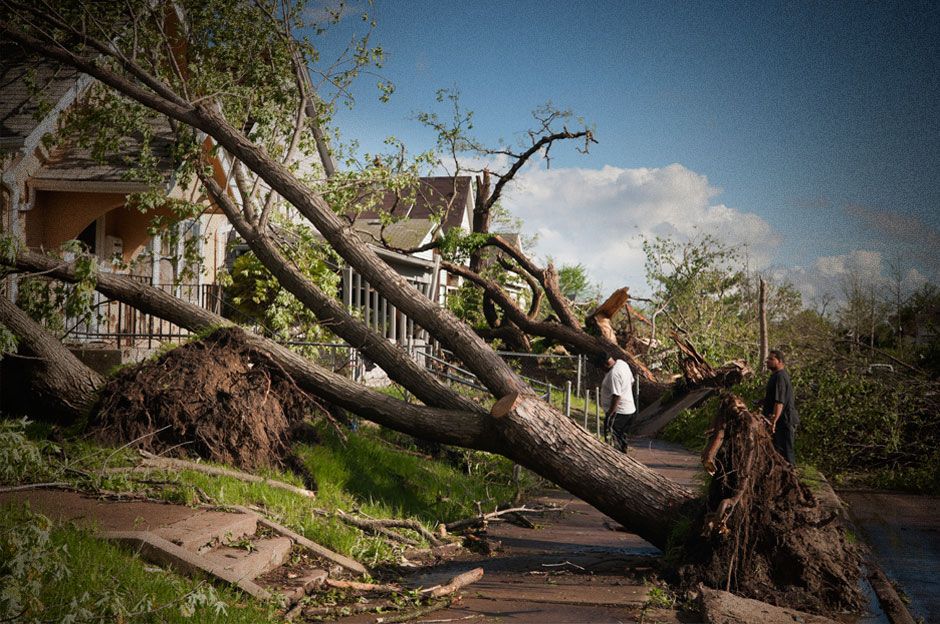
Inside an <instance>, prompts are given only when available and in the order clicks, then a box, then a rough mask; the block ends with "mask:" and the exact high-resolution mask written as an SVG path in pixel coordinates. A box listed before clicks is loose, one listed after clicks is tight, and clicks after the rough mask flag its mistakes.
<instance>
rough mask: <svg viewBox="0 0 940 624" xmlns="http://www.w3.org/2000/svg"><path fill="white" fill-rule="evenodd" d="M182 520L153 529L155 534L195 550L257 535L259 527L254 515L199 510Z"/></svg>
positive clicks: (187, 548)
mask: <svg viewBox="0 0 940 624" xmlns="http://www.w3.org/2000/svg"><path fill="white" fill-rule="evenodd" d="M197 511H198V512H199V513H195V514H193V515H191V516H187V517H186V518H183V519H182V520H179V521H177V522H174V523H172V524H167V525H164V526H160V527H157V528H155V529H152V532H153V533H154V534H155V535H159V536H160V537H162V538H164V539H166V540H169V541H171V542H173V543H174V544H176V545H178V546H182V547H183V548H185V549H186V550H191V551H193V552H196V551H198V550H199V549H201V548H203V547H205V546H209V545H211V544H213V543H225V542H230V541H234V540H238V539H241V538H242V537H244V536H246V535H254V534H255V531H257V530H258V520H257V516H256V515H254V514H244V513H228V512H223V511H208V510H204V509H200V510H197Z"/></svg>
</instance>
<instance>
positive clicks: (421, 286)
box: [342, 176, 476, 349]
mask: <svg viewBox="0 0 940 624" xmlns="http://www.w3.org/2000/svg"><path fill="white" fill-rule="evenodd" d="M475 198H476V189H475V184H474V179H473V178H472V177H470V176H457V177H426V178H421V179H420V180H419V181H418V186H417V189H416V190H415V192H414V194H413V196H410V197H407V198H402V197H398V196H396V195H395V194H394V193H391V192H384V193H382V195H381V197H379V198H378V201H376V202H375V204H376V205H375V206H374V208H372V209H370V210H366V211H363V212H361V213H359V214H358V215H356V217H355V219H354V221H353V228H354V229H355V230H356V231H357V232H358V233H359V236H360V237H361V238H362V239H363V240H364V241H365V242H367V243H370V244H371V245H372V247H373V249H374V250H375V252H376V253H377V254H378V255H379V257H381V258H382V259H383V260H385V262H387V263H388V265H389V266H390V267H392V268H393V269H395V271H397V272H398V273H399V274H400V275H402V276H403V277H404V278H405V279H406V280H408V281H409V282H410V283H411V284H412V285H413V286H415V288H417V289H418V290H419V291H420V292H421V293H422V294H423V295H425V296H426V297H428V298H430V299H432V300H433V301H435V302H437V303H439V304H441V305H443V304H444V303H445V302H446V300H447V296H448V293H449V292H451V291H453V290H454V289H456V288H458V287H459V286H460V283H461V280H460V278H459V277H458V276H456V275H451V274H450V273H448V272H446V271H444V270H442V269H441V268H440V253H439V252H438V251H437V250H436V249H427V250H423V251H416V252H413V253H405V252H406V251H410V250H414V249H419V248H421V247H422V246H425V245H427V244H428V243H430V242H432V240H433V239H434V238H435V237H438V236H443V235H444V234H445V233H447V232H449V231H450V230H451V229H453V228H457V229H460V230H462V231H464V232H469V231H470V227H471V219H472V215H473V205H474V201H475ZM382 213H384V214H386V215H391V216H392V217H393V221H392V222H391V223H389V224H387V225H386V226H384V227H383V225H382V223H383V220H382V219H381V218H380V216H379V215H380V214H382ZM438 224H439V225H438ZM342 276H343V282H342V283H343V286H342V297H343V302H344V303H345V305H346V306H347V307H349V308H351V309H354V310H358V311H359V312H360V314H361V317H362V318H363V320H365V321H366V323H368V324H369V325H370V326H371V327H373V328H374V329H376V330H377V331H379V332H380V333H382V334H383V335H384V336H385V337H386V338H388V339H389V340H392V341H395V342H398V343H399V344H403V345H413V346H414V347H416V348H418V349H421V348H423V347H424V346H425V345H427V344H429V342H430V340H429V337H428V335H427V332H426V331H424V330H423V329H421V328H420V327H417V326H415V324H414V322H413V321H411V320H410V319H408V318H407V317H406V316H405V315H404V314H403V313H401V312H400V311H399V310H397V309H396V308H395V306H393V305H392V304H391V303H389V302H388V301H387V300H386V299H385V298H384V297H382V296H381V295H379V293H377V292H376V291H375V290H374V289H373V288H372V287H371V285H370V284H369V283H368V282H367V281H366V280H365V279H363V278H362V276H360V275H359V274H358V273H356V272H355V271H354V270H353V269H351V268H349V267H347V268H345V269H343V271H342Z"/></svg>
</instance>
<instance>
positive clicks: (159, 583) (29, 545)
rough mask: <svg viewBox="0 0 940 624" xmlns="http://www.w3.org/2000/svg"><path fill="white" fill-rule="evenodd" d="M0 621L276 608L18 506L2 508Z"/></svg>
mask: <svg viewBox="0 0 940 624" xmlns="http://www.w3.org/2000/svg"><path fill="white" fill-rule="evenodd" d="M0 620H2V621H19V622H63V623H67V622H84V621H109V622H155V623H156V622H181V623H182V622H220V623H221V622H227V623H241V622H245V623H248V622H273V621H274V620H275V618H274V611H273V608H271V607H266V606H263V605H260V604H258V603H257V602H255V601H253V600H251V599H250V598H247V597H245V596H243V595H241V594H240V593H239V592H237V591H235V590H232V589H229V588H227V587H220V586H218V585H214V584H211V583H210V582H209V581H208V580H207V579H205V578H184V577H182V576H178V575H176V574H174V573H172V572H169V571H167V570H164V569H161V568H158V567H156V566H153V565H150V564H147V563H145V562H143V561H141V560H140V558H139V557H138V556H137V555H136V554H134V553H133V552H132V551H130V550H127V549H124V548H120V547H117V546H115V545H113V544H110V543H108V542H105V541H103V540H99V539H96V538H94V537H92V536H91V535H90V534H89V533H87V532H86V531H82V530H79V529H76V528H74V527H72V526H70V525H60V526H54V525H53V524H52V523H51V522H49V520H48V519H46V518H45V517H43V516H40V515H37V514H33V513H31V512H29V510H28V509H26V508H24V507H22V506H16V505H5V506H3V507H2V508H0Z"/></svg>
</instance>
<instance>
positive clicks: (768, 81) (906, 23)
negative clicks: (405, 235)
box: [326, 0, 940, 299]
mask: <svg viewBox="0 0 940 624" xmlns="http://www.w3.org/2000/svg"><path fill="white" fill-rule="evenodd" d="M371 14H372V15H373V16H374V18H375V19H376V20H377V22H378V26H377V28H376V29H375V32H374V35H373V43H377V44H380V45H382V46H383V47H384V49H385V51H386V53H387V57H388V60H387V63H386V66H385V68H384V69H383V70H382V72H381V73H382V77H383V78H384V79H387V80H391V81H392V82H394V83H395V85H396V93H395V94H394V96H393V97H392V101H391V102H390V103H389V104H380V103H379V102H378V101H377V98H376V95H375V90H374V88H372V86H373V85H374V83H375V81H376V80H377V78H375V77H371V76H367V77H365V78H363V80H361V81H360V84H359V87H357V90H356V95H357V104H356V106H355V107H354V108H353V109H352V110H351V111H345V110H341V111H340V112H339V114H338V116H337V120H336V121H337V125H338V126H339V128H340V129H341V131H342V133H343V135H344V137H345V138H347V139H348V138H355V139H357V140H359V141H360V143H361V145H362V147H363V149H365V150H369V151H375V150H378V149H380V145H381V141H382V139H383V138H384V137H385V136H387V135H395V136H397V137H399V138H402V139H404V140H405V141H406V143H407V144H408V145H409V146H412V147H413V149H414V150H416V151H417V150H419V149H423V148H427V147H429V146H430V141H431V137H430V136H429V135H428V134H427V133H426V132H424V131H422V130H421V129H420V128H419V126H418V124H417V123H416V122H415V121H413V116H414V114H415V113H416V112H418V111H422V110H428V109H431V108H433V98H434V93H435V91H436V90H437V89H439V88H441V87H457V88H459V90H460V91H461V94H462V104H463V105H464V106H465V107H467V108H469V109H472V110H473V111H474V112H475V115H476V127H475V132H476V135H477V137H478V138H480V139H482V140H484V141H487V142H491V143H492V142H495V141H496V140H498V139H500V138H502V139H505V140H507V141H513V140H514V132H518V131H521V130H524V129H525V128H526V127H527V126H528V124H529V121H530V118H529V111H531V110H532V109H533V108H534V107H536V106H538V105H539V104H541V103H544V102H545V101H546V100H551V101H552V102H553V103H554V104H556V105H557V106H559V107H563V108H570V109H572V110H573V111H574V112H575V113H576V114H577V115H579V116H582V117H584V118H585V120H586V121H587V122H588V123H590V124H592V125H593V126H594V127H595V131H596V136H597V139H598V141H599V144H598V145H595V146H593V147H592V149H591V153H590V154H588V155H586V156H585V155H580V154H578V153H576V152H575V150H574V149H572V148H562V147H561V146H559V147H558V148H555V149H553V152H552V156H553V158H552V162H551V170H550V171H545V170H544V165H543V166H542V167H541V168H540V169H539V168H538V167H533V168H531V169H529V170H526V172H525V174H524V175H523V176H522V179H521V180H520V184H519V185H518V186H517V187H516V188H514V189H512V190H511V192H510V193H509V194H508V195H507V197H506V200H505V204H506V205H507V207H509V208H510V209H511V210H513V212H514V213H516V214H517V215H518V216H520V217H521V218H523V220H524V221H525V226H526V228H525V229H526V231H527V232H529V233H533V232H539V233H540V239H539V243H538V247H537V248H536V251H537V252H538V253H539V254H542V255H545V254H551V255H553V256H554V257H555V258H556V259H558V260H559V261H563V262H581V263H582V264H584V265H585V266H587V267H588V268H589V269H590V270H591V273H592V275H593V276H594V278H595V279H596V280H597V281H599V282H601V283H602V284H603V286H604V287H605V288H607V289H609V288H614V287H617V286H619V285H624V284H626V285H631V286H633V287H634V288H636V289H640V290H642V288H641V286H642V284H641V282H642V275H643V271H642V256H641V255H640V254H639V252H638V249H639V236H640V235H646V236H650V235H654V234H666V235H671V236H675V237H677V238H684V237H689V236H694V235H696V232H712V233H715V234H716V235H719V236H721V237H723V238H725V239H726V240H728V241H729V242H731V243H735V244H746V245H747V249H748V256H749V257H751V258H752V261H753V264H754V266H755V267H757V268H760V269H761V270H763V271H764V272H765V273H768V274H772V275H774V276H776V277H778V278H779V279H784V278H788V279H791V280H794V281H796V282H800V283H798V285H800V286H801V287H802V289H803V291H804V294H806V296H807V298H809V299H812V298H813V297H815V296H818V295H819V294H820V293H821V292H823V291H825V290H826V289H830V290H831V289H832V288H834V287H835V286H836V285H837V283H838V280H839V278H840V275H841V274H842V273H844V272H845V271H848V270H851V269H853V268H854V269H856V270H859V271H862V272H868V273H870V274H871V275H872V276H874V275H877V274H879V273H881V272H883V270H884V266H885V263H886V261H887V260H888V258H893V257H895V256H897V255H898V254H900V256H901V257H902V261H903V264H904V267H905V273H906V274H907V276H908V279H909V282H910V285H911V286H912V287H913V286H914V285H916V283H917V282H919V281H922V280H923V279H925V278H926V279H930V280H931V281H934V282H938V281H940V260H938V256H940V253H938V252H937V249H938V247H940V113H938V111H940V3H937V2H931V3H926V2H917V1H907V2H900V3H892V2H872V3H863V2H846V3H840V2H818V3H817V2H778V3H773V2H747V3H745V2H735V3H718V2H708V3H704V2H699V3H693V2H681V3H679V2H677V3H663V2H637V3H628V2H592V3H587V2H492V3H486V4H478V3H468V2H445V1H439V2H418V1H407V2H405V1H399V2H382V1H381V0H378V1H377V3H376V5H375V6H374V7H372V9H371ZM360 28H361V22H359V21H358V20H357V19H355V16H354V15H351V16H350V17H349V18H347V19H346V20H344V21H343V22H342V23H341V24H340V25H339V26H338V27H337V28H336V29H335V30H334V31H333V32H332V33H331V34H330V35H329V36H328V38H327V39H326V44H327V48H326V54H329V50H330V49H331V48H335V46H336V45H338V44H341V43H343V42H345V41H346V39H347V37H348V36H349V35H350V33H352V32H353V31H354V30H356V29H360ZM549 204H550V205H549Z"/></svg>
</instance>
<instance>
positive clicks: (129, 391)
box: [90, 327, 316, 470]
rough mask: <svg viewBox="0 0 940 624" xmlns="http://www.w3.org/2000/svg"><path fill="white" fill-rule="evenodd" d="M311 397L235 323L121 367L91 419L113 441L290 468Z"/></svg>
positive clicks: (223, 460)
mask: <svg viewBox="0 0 940 624" xmlns="http://www.w3.org/2000/svg"><path fill="white" fill-rule="evenodd" d="M315 407H316V404H315V403H314V402H313V400H312V398H311V397H310V396H309V395H308V394H307V393H305V392H303V391H302V390H301V389H300V388H298V387H297V385H296V384H295V383H294V381H293V379H291V377H290V376H289V375H288V374H287V373H286V372H285V371H284V370H283V369H282V368H281V367H280V366H279V365H278V364H277V363H276V362H274V361H273V360H272V359H271V358H269V357H268V356H267V355H265V354H263V353H261V352H259V351H257V350H255V349H253V348H252V347H251V346H249V345H248V343H247V342H246V340H245V334H244V332H243V330H241V329H238V328H234V327H229V328H224V329H219V330H216V331H215V332H213V333H212V334H210V335H209V336H206V337H205V338H203V339H201V340H197V341H194V342H191V343H188V344H186V345H183V346H181V347H179V348H177V349H173V350H172V351H170V352H168V353H166V354H164V355H163V356H161V357H159V358H158V359H156V360H154V361H149V362H144V363H142V364H138V365H136V366H131V367H128V368H126V369H124V370H122V371H120V372H118V373H117V374H116V375H115V376H114V377H113V378H112V379H111V380H109V381H108V382H107V384H105V386H104V387H103V389H102V390H101V394H100V398H99V401H98V404H97V406H96V409H95V410H94V413H93V416H92V419H91V423H90V425H91V429H92V431H93V432H94V434H95V436H96V437H97V438H98V439H99V440H101V441H104V442H106V443H110V444H115V443H116V444H122V443H125V442H127V441H130V440H133V441H135V443H134V446H136V447H138V448H141V449H143V450H147V451H153V452H156V453H159V454H172V455H184V456H185V455H195V456H197V457H202V458H204V459H211V460H213V461H217V462H219V463H224V464H229V465H234V466H238V467H240V468H244V469H246V470H253V469H256V468H259V467H262V466H284V465H285V461H287V457H288V456H289V452H290V439H291V433H292V429H293V428H294V427H295V426H296V425H297V424H298V423H300V422H302V421H303V420H304V418H305V417H306V416H307V414H308V413H309V412H311V411H312V410H313V409H314V408H315Z"/></svg>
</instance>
